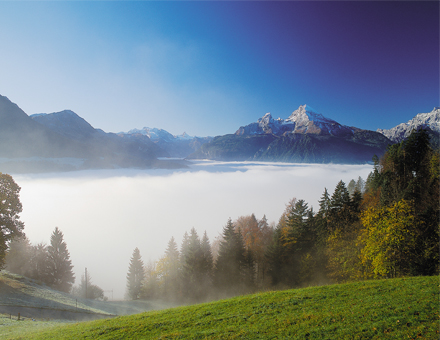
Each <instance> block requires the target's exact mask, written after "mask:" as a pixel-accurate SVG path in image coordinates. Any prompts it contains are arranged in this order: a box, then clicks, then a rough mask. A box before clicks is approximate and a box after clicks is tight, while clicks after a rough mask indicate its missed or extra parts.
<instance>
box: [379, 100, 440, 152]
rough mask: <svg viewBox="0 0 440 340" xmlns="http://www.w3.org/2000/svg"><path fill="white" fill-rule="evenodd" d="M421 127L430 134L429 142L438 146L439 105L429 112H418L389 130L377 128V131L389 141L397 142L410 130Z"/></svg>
mask: <svg viewBox="0 0 440 340" xmlns="http://www.w3.org/2000/svg"><path fill="white" fill-rule="evenodd" d="M420 128H423V129H425V130H427V131H428V133H429V134H430V136H431V142H432V143H433V144H434V145H437V146H438V144H439V143H438V139H439V135H440V107H434V109H433V110H432V111H431V112H427V113H419V114H417V115H416V116H415V117H414V118H413V119H410V120H409V121H408V122H406V123H401V124H399V125H397V126H395V127H393V128H391V129H389V130H386V129H377V132H379V133H381V134H383V135H384V136H386V137H387V138H389V139H390V140H391V141H393V142H395V143H398V142H400V141H402V140H404V139H405V138H408V136H409V135H410V134H411V131H413V130H418V129H420Z"/></svg>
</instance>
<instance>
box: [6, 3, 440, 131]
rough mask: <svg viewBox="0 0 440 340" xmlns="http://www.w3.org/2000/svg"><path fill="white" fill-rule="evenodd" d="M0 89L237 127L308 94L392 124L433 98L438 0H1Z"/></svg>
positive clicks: (137, 115)
mask: <svg viewBox="0 0 440 340" xmlns="http://www.w3.org/2000/svg"><path fill="white" fill-rule="evenodd" d="M0 70H1V72H0V74H1V76H0V94H1V95H5V96H7V97H8V98H9V99H11V100H12V101H13V102H16V103H17V104H18V105H19V106H20V107H21V108H22V109H23V110H24V111H25V112H26V113H28V114H33V113H41V112H46V113H49V112H55V111H61V110H63V109H71V110H73V111H75V112H76V113H77V114H78V115H80V116H81V117H83V118H84V119H86V120H87V121H88V122H89V123H91V124H92V125H93V126H94V127H96V128H101V129H103V130H104V131H107V132H119V131H128V130H130V129H133V128H142V127H144V126H148V127H157V128H163V129H166V130H168V131H169V132H171V133H173V134H180V133H182V132H183V131H186V132H187V133H188V134H190V135H198V136H205V135H213V136H214V135H220V134H226V133H233V132H235V131H236V130H237V129H238V128H239V127H240V126H241V125H246V124H248V123H250V122H253V121H256V120H257V119H258V118H260V117H261V116H263V115H264V114H265V113H266V112H271V113H272V115H273V116H274V117H275V118H277V117H281V118H287V117H288V116H289V115H290V113H291V112H292V111H294V110H295V109H296V108H297V107H298V106H299V105H302V104H308V105H310V106H312V107H313V108H315V109H316V110H317V111H318V112H320V113H322V114H323V115H324V116H327V117H329V118H332V119H334V120H336V121H338V122H340V123H341V124H346V125H352V126H357V127H361V128H365V129H371V130H375V129H377V128H391V127H393V126H395V125H397V124H399V123H401V122H404V121H407V120H409V119H411V118H412V117H413V116H415V115H416V114H417V113H419V112H429V111H431V110H432V108H433V107H434V106H439V4H438V2H406V1H402V2H399V1H397V2H382V1H371V2H358V1H352V2H350V1H326V2H316V1H308V2H307V1H305V2H300V1H292V2H284V1H282V2H247V1H244V2H211V1H206V2H203V1H202V2H199V1H197V2H143V1H137V2H105V1H104V2H101V1H97V2H91V1H86V2H82V1H79V2H56V1H55V2H0Z"/></svg>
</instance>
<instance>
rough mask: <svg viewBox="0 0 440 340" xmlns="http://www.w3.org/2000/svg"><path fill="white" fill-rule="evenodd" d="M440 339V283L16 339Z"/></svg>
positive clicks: (414, 282)
mask: <svg viewBox="0 0 440 340" xmlns="http://www.w3.org/2000/svg"><path fill="white" fill-rule="evenodd" d="M28 338H32V339H416V338H419V339H420V338H421V339H438V338H439V277H438V276H433V277H410V278H399V279H389V280H371V281H364V282H356V283H348V284H341V285H330V286H320V287H310V288H304V289H294V290H286V291H274V292H267V293H259V294H254V295H247V296H241V297H236V298H232V299H228V300H222V301H216V302H211V303H204V304H199V305H193V306H185V307H178V308H172V309H167V310H163V311H156V312H146V313H141V314H136V315H131V316H123V317H117V318H113V319H105V320H97V321H92V322H82V323H76V324H70V325H64V326H55V327H50V328H46V329H43V330H38V331H34V332H32V333H27V334H26V333H22V334H21V335H18V336H15V337H14V336H13V334H11V336H10V339H28Z"/></svg>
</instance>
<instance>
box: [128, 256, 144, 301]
mask: <svg viewBox="0 0 440 340" xmlns="http://www.w3.org/2000/svg"><path fill="white" fill-rule="evenodd" d="M143 281H144V263H143V262H142V258H141V253H140V251H139V249H138V248H135V249H134V250H133V255H132V256H131V259H130V265H129V267H128V273H127V296H128V297H129V298H130V299H131V300H137V299H139V297H140V293H141V289H142V284H143Z"/></svg>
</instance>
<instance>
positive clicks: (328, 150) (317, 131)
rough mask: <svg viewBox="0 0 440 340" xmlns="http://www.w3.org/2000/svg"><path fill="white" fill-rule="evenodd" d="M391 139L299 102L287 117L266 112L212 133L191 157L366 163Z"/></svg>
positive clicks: (383, 148) (380, 151)
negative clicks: (233, 128) (227, 131)
mask: <svg viewBox="0 0 440 340" xmlns="http://www.w3.org/2000/svg"><path fill="white" fill-rule="evenodd" d="M391 143H392V142H391V141H390V140H389V139H388V138H386V137H385V136H383V135H382V134H380V133H378V132H375V131H369V130H363V129H359V128H356V127H349V126H345V125H342V124H339V123H338V122H336V121H335V120H333V119H329V118H326V117H325V116H323V115H322V114H320V113H317V112H315V111H314V110H313V109H311V108H310V107H309V106H307V105H301V106H300V107H299V108H298V109H296V110H295V111H293V112H292V114H291V115H290V116H289V117H288V118H287V119H281V118H278V119H273V118H272V116H271V115H270V113H266V114H265V115H264V116H263V117H262V118H260V119H259V120H258V121H257V122H255V123H251V124H249V125H246V126H242V127H240V128H239V129H238V130H237V131H236V132H235V134H233V135H224V136H218V137H215V138H214V139H213V140H212V141H211V142H210V143H207V144H205V145H202V147H201V148H200V149H199V150H198V151H196V152H195V153H193V154H191V155H189V156H188V158H189V159H204V158H207V159H213V160H230V161H232V160H240V161H243V160H258V161H279V162H296V163H304V162H305V163H346V164H352V163H365V162H369V161H371V159H372V157H373V156H374V155H378V156H381V155H382V154H383V153H384V152H385V150H386V148H387V146H388V145H389V144H391Z"/></svg>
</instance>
